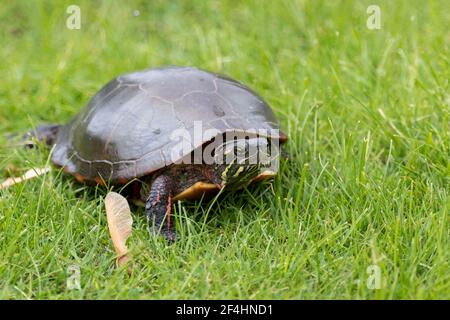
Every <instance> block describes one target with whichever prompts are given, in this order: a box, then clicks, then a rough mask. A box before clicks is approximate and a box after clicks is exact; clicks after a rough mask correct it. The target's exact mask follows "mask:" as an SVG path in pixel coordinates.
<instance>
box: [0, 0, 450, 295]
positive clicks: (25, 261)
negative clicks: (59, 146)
mask: <svg viewBox="0 0 450 320" xmlns="http://www.w3.org/2000/svg"><path fill="white" fill-rule="evenodd" d="M55 3H56V2H55V1H3V2H2V5H1V7H0V59H1V61H2V62H1V63H0V74H1V75H2V76H1V78H0V132H1V134H0V145H1V146H0V170H1V172H3V173H6V172H8V170H9V171H11V164H14V165H15V167H16V168H18V171H19V172H21V171H22V170H25V169H27V168H30V167H33V166H39V167H40V166H43V165H45V164H46V163H47V161H48V155H49V153H48V151H47V150H45V149H44V148H42V149H41V150H37V151H31V152H27V151H24V150H22V149H20V148H12V147H10V146H8V144H7V142H6V138H5V134H7V133H10V132H23V131H25V130H26V129H27V128H29V127H32V126H34V125H37V124H39V123H44V122H66V121H67V120H68V119H70V117H71V116H72V115H74V114H75V113H76V112H77V111H78V110H80V108H81V107H82V106H83V105H84V104H85V103H86V102H87V101H88V99H89V98H90V97H91V96H92V95H93V94H94V93H95V92H96V91H97V90H98V89H99V88H100V87H101V86H102V85H103V84H104V83H106V82H107V81H108V80H110V79H111V78H113V77H115V76H117V75H119V74H121V73H124V72H128V71H132V70H138V69H143V68H147V67H149V66H159V65H167V64H175V65H193V66H197V67H200V68H204V69H208V70H211V71H216V72H220V73H224V74H227V75H229V76H231V77H233V78H236V79H238V80H240V81H242V82H244V83H246V84H248V85H249V86H251V87H252V88H254V89H255V90H257V91H258V92H260V94H261V95H262V96H263V97H264V98H265V99H266V100H267V101H268V102H269V103H270V104H271V105H272V106H273V109H274V110H275V113H276V114H277V116H278V117H279V119H280V122H281V123H282V126H283V127H284V129H285V131H286V132H287V133H288V134H289V136H290V141H289V143H288V144H287V150H288V152H289V153H290V160H289V162H284V163H283V164H282V166H281V171H280V174H279V176H278V177H277V178H276V179H275V180H274V181H273V182H272V183H265V184H262V185H259V186H257V187H252V188H250V189H248V190H245V191H244V192H239V193H236V194H228V195H226V196H225V197H223V198H220V199H218V201H217V202H215V203H213V204H211V203H202V204H200V203H181V204H179V205H178V206H177V208H176V209H177V210H176V211H177V217H178V226H179V233H180V241H178V242H177V243H176V244H175V245H173V246H167V245H166V244H165V243H164V242H162V241H155V240H154V239H150V238H149V235H148V232H147V227H146V219H145V217H144V215H143V212H142V210H135V211H136V214H135V215H134V221H135V224H134V232H133V235H132V237H131V238H130V240H129V247H130V248H131V251H132V252H133V256H134V272H133V274H132V276H131V277H128V276H127V275H126V272H125V270H117V269H115V268H114V251H113V248H112V245H111V240H110V237H109V233H108V229H107V224H106V217H105V211H104V206H103V199H104V196H105V194H106V191H105V190H104V189H102V188H98V189H92V188H91V189H89V188H87V187H85V186H82V185H79V184H77V183H75V182H74V181H73V180H72V179H70V178H67V177H65V176H63V175H61V174H60V173H59V172H58V171H57V170H54V171H52V173H51V174H49V175H47V176H45V177H40V178H38V179H36V180H34V181H30V182H27V183H23V184H20V185H16V186H15V187H13V188H11V189H8V190H2V191H0V257H1V258H0V298H3V299H11V298H13V299H48V298H51V299H60V298H65V299H72V298H86V299H91V298H95V299H97V298H100V299H108V298H113V299H116V298H118V299H124V298H132V299H142V298H151V299H153V298H163V299H166V298H174V299H177V298H194V299H203V298H240V299H247V298H250V299H285V298H288V299H297V298H299V299H329V298H331V299H333V298H344V299H353V298H357V299H367V298H369V299H410V298H413V299H425V298H431V299H449V298H450V277H449V274H450V273H449V263H448V258H449V256H448V251H449V234H448V231H449V225H448V221H449V220H448V218H449V211H450V210H449V208H450V194H449V193H450V188H449V186H450V183H449V182H450V162H449V156H450V95H449V91H450V90H449V78H450V61H449V57H450V46H449V43H450V33H449V31H448V30H449V21H450V12H449V11H448V10H446V8H447V7H448V6H447V2H446V1H445V0H442V1H419V0H417V1H406V0H405V1H378V0H377V1H372V0H370V1H366V0H363V1H280V2H274V1H259V0H258V1H256V0H254V1H244V2H241V3H240V4H237V2H236V1H220V2H219V1H217V2H216V1H200V0H198V1H191V2H189V1H185V2H178V1H177V2H175V1H163V0H160V1H151V2H149V1H126V2H125V1H104V2H102V1H95V2H94V1H81V0H80V1H76V3H77V4H78V5H79V6H80V7H81V10H82V27H81V30H68V29H67V28H66V27H65V20H66V18H67V16H68V15H67V14H66V7H67V5H69V4H72V3H74V1H59V2H58V3H59V4H58V5H56V4H55ZM150 3H151V4H150ZM182 3H183V4H182ZM370 4H378V5H379V6H380V7H381V19H382V21H381V22H382V27H381V29H380V30H368V29H367V28H366V19H367V17H368V15H367V13H366V9H367V7H368V5H370ZM137 9H138V10H139V11H140V15H139V16H137V17H135V16H133V11H134V10H137ZM8 168H9V169H8ZM15 173H17V172H15ZM2 175H3V174H2ZM71 265H78V266H79V267H80V271H81V290H79V291H78V290H68V289H67V287H66V280H67V276H68V271H67V270H68V268H69V266H71ZM372 265H376V266H378V267H379V268H380V270H381V279H382V281H381V282H382V285H381V288H380V289H377V290H372V289H369V288H368V287H367V285H366V282H367V280H368V277H369V276H370V275H369V274H368V273H367V268H368V267H370V266H372Z"/></svg>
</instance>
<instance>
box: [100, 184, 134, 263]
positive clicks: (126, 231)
mask: <svg viewBox="0 0 450 320" xmlns="http://www.w3.org/2000/svg"><path fill="white" fill-rule="evenodd" d="M105 207H106V217H107V220H108V228H109V233H110V234H111V239H112V241H113V244H114V250H115V251H116V256H117V260H116V262H117V265H118V266H119V267H120V266H122V265H124V264H125V263H127V262H128V261H129V260H130V258H129V257H128V256H127V253H128V248H127V246H126V242H127V239H128V237H129V236H130V234H131V230H132V225H133V218H132V217H131V210H130V206H129V205H128V201H127V199H125V198H124V197H122V196H121V195H120V194H118V193H116V192H110V193H108V195H107V196H106V198H105Z"/></svg>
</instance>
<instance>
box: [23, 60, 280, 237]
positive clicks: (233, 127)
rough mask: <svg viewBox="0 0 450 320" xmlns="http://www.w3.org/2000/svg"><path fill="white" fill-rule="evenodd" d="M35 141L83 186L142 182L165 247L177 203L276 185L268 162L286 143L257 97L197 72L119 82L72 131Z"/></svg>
mask: <svg viewBox="0 0 450 320" xmlns="http://www.w3.org/2000/svg"><path fill="white" fill-rule="evenodd" d="M32 135H34V136H35V137H36V138H37V139H38V140H41V141H45V142H46V143H47V144H48V145H55V146H54V150H53V153H52V162H53V163H54V164H55V165H56V166H58V167H62V168H63V170H64V172H66V173H69V174H71V175H73V176H74V177H75V178H76V179H77V180H78V181H79V182H86V183H97V184H119V185H124V184H127V183H130V182H131V181H133V180H136V181H139V182H140V186H145V188H142V187H141V189H140V190H141V191H140V194H141V195H142V196H141V199H142V200H143V201H144V202H145V204H146V205H145V212H146V215H147V217H148V220H149V223H150V229H151V231H152V232H154V233H161V234H162V235H163V236H164V237H165V238H166V239H168V240H174V239H175V229H174V221H173V218H172V217H171V204H172V202H174V201H176V200H182V199H197V198H200V197H202V196H203V195H204V194H205V193H214V192H218V191H219V190H220V189H221V188H224V187H227V186H231V185H235V186H236V185H238V186H244V185H246V184H247V183H249V182H251V181H257V180H260V179H263V178H267V177H271V176H273V173H274V172H270V171H269V170H268V169H267V161H266V162H264V163H263V162H262V161H261V160H260V159H261V155H262V156H268V157H266V159H270V160H273V159H274V158H275V157H274V156H273V154H270V153H273V152H274V148H273V146H274V145H277V146H278V145H279V144H281V143H283V142H285V141H286V140H287V136H286V135H284V134H283V133H281V132H280V131H279V125H278V122H277V120H276V118H275V116H274V114H273V112H272V110H271V109H270V107H269V106H268V105H267V104H266V103H265V102H264V101H263V99H262V98H261V97H260V96H259V95H258V94H256V93H255V92H253V91H252V90H250V89H249V88H248V87H246V86H244V85H243V84H241V83H239V82H237V81H235V80H232V79H230V78H227V77H224V76H221V75H217V74H213V73H209V72H206V71H203V70H200V69H197V68H191V67H162V68H155V69H147V70H143V71H140V72H134V73H129V74H125V75H122V76H119V77H117V78H115V79H113V80H112V81H110V82H109V83H108V84H106V85H105V86H104V87H103V88H102V89H101V90H100V91H99V92H98V93H97V94H96V95H95V96H94V97H93V98H92V99H91V100H90V102H89V103H88V105H87V106H86V107H85V108H84V110H82V111H81V112H80V113H79V114H78V115H76V116H75V117H74V118H73V119H72V120H71V121H70V122H69V123H68V124H66V125H61V126H60V125H46V126H42V127H39V128H37V129H35V130H34V131H33V133H32ZM262 151H263V152H262ZM198 155H200V157H199V156H198ZM230 155H231V156H230ZM272 171H273V170H272Z"/></svg>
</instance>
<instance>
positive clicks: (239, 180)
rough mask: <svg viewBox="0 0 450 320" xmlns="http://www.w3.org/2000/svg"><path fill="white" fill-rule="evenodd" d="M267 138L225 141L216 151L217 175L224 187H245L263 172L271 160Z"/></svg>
mask: <svg viewBox="0 0 450 320" xmlns="http://www.w3.org/2000/svg"><path fill="white" fill-rule="evenodd" d="M269 147H270V146H269V141H268V140H267V138H261V137H256V138H246V139H233V140H229V141H225V142H224V143H223V144H221V145H220V146H218V147H217V148H216V149H215V154H214V159H215V163H216V166H217V175H218V176H219V175H220V176H219V178H220V183H221V185H223V186H227V187H230V186H233V185H234V186H237V187H238V186H243V185H244V186H245V185H247V184H248V183H250V182H251V181H252V180H253V179H254V178H255V177H256V176H258V174H259V173H260V172H261V168H262V167H264V166H265V165H266V164H267V163H268V161H269V160H270V150H269Z"/></svg>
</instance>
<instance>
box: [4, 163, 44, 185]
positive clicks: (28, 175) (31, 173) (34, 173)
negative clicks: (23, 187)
mask: <svg viewBox="0 0 450 320" xmlns="http://www.w3.org/2000/svg"><path fill="white" fill-rule="evenodd" d="M49 171H50V167H46V168H40V169H36V168H33V169H30V170H28V171H27V172H25V174H24V175H23V176H21V177H16V178H8V179H6V180H5V181H3V182H2V183H1V184H0V189H6V188H9V187H11V186H13V185H15V184H17V183H20V182H22V181H25V180H30V179H33V178H36V177H39V176H41V175H43V174H46V173H47V172H49Z"/></svg>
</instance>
